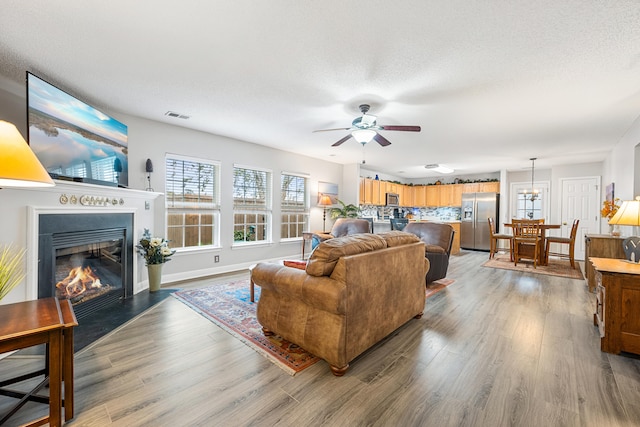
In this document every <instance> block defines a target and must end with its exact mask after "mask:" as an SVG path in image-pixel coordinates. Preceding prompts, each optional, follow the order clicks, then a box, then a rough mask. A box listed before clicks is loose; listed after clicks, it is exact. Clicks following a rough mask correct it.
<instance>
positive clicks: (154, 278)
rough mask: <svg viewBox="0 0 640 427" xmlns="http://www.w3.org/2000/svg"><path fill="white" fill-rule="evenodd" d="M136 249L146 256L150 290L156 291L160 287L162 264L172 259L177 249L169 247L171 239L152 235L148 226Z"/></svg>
mask: <svg viewBox="0 0 640 427" xmlns="http://www.w3.org/2000/svg"><path fill="white" fill-rule="evenodd" d="M136 249H137V251H138V253H139V254H141V255H142V256H143V257H144V260H145V263H146V265H147V272H148V273H149V292H155V291H157V290H159V289H160V282H161V278H162V264H164V263H165V262H168V261H170V259H169V257H170V256H171V255H173V254H174V253H175V252H176V251H175V250H173V249H171V248H169V241H168V240H166V239H165V238H164V237H151V233H150V232H149V230H148V229H147V228H145V229H144V233H142V238H141V239H140V242H139V243H138V244H137V245H136Z"/></svg>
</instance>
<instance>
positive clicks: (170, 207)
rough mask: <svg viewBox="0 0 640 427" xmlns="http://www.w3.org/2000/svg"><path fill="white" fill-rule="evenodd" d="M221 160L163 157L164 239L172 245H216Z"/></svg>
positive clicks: (183, 246)
mask: <svg viewBox="0 0 640 427" xmlns="http://www.w3.org/2000/svg"><path fill="white" fill-rule="evenodd" d="M219 175H220V164H219V163H218V162H212V161H209V160H203V159H191V158H186V157H182V156H176V155H167V157H166V182H165V201H166V211H167V239H168V240H170V241H171V243H170V246H171V247H172V248H197V247H203V246H206V247H211V246H219V245H220V244H219V241H218V240H219V238H218V235H219V231H218V230H217V227H218V224H219V218H220V196H219V191H218V182H219V179H220V178H219Z"/></svg>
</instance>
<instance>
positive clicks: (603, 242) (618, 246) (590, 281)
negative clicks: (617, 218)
mask: <svg viewBox="0 0 640 427" xmlns="http://www.w3.org/2000/svg"><path fill="white" fill-rule="evenodd" d="M623 240H624V238H623V237H620V236H610V235H609V234H586V235H585V236H584V243H585V258H584V259H585V263H584V266H585V270H586V271H585V273H586V276H587V286H588V287H589V291H590V292H594V291H595V289H596V270H595V268H594V266H593V263H592V262H591V260H590V259H591V258H614V259H625V258H626V256H625V254H624V249H622V241H623Z"/></svg>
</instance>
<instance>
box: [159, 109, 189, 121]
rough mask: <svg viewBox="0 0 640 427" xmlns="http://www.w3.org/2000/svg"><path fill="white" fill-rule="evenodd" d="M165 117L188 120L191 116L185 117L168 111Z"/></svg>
mask: <svg viewBox="0 0 640 427" xmlns="http://www.w3.org/2000/svg"><path fill="white" fill-rule="evenodd" d="M164 115H165V116H169V117H174V118H176V119H185V120H186V119H188V118H189V117H190V116H185V115H184V114H180V113H175V112H173V111H167V112H166V113H164Z"/></svg>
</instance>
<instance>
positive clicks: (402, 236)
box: [378, 230, 420, 248]
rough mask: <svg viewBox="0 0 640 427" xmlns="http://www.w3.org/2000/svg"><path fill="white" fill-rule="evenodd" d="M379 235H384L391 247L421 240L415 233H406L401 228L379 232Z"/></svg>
mask: <svg viewBox="0 0 640 427" xmlns="http://www.w3.org/2000/svg"><path fill="white" fill-rule="evenodd" d="M378 236H380V237H382V238H383V239H384V240H385V241H386V242H387V246H388V247H390V248H393V247H395V246H400V245H407V244H409V243H416V242H419V241H420V238H419V237H418V236H416V235H415V234H411V233H405V232H404V231H399V230H393V231H385V232H383V233H378Z"/></svg>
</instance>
